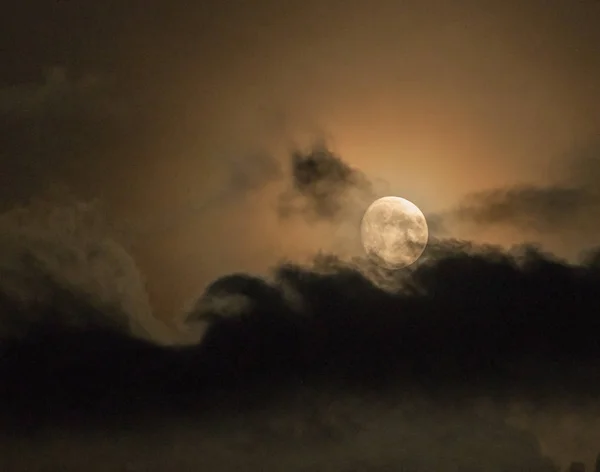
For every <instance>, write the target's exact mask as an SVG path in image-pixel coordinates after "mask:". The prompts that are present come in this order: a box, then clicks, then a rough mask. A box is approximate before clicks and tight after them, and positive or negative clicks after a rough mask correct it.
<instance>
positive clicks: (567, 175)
mask: <svg viewBox="0 0 600 472" xmlns="http://www.w3.org/2000/svg"><path fill="white" fill-rule="evenodd" d="M599 149H600V148H599V147H598V146H593V147H590V148H586V149H585V151H582V152H581V153H579V154H578V155H577V156H571V157H572V159H571V160H570V161H569V164H568V165H567V166H566V168H565V169H564V170H563V172H562V178H561V179H558V180H557V182H556V183H555V184H551V185H546V186H544V185H515V186H511V187H507V188H500V189H491V190H486V191H483V192H479V193H475V194H471V195H467V196H466V197H464V198H463V200H462V202H461V204H460V205H459V206H458V207H457V208H456V209H455V210H454V211H453V212H451V213H452V214H451V215H450V218H457V220H458V221H459V222H463V223H464V222H466V223H471V224H475V225H476V226H506V227H513V228H517V229H520V230H523V231H527V232H529V233H530V234H537V235H544V234H545V235H554V234H557V235H568V234H571V235H575V236H578V237H579V239H585V238H586V237H587V239H588V242H589V239H590V238H592V239H593V238H595V237H597V236H598V235H599V234H600V225H599V224H598V221H600V219H599V218H598V216H600V183H599V182H600V180H598V176H600V158H599V156H600V151H599Z"/></svg>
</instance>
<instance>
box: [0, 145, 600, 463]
mask: <svg viewBox="0 0 600 472" xmlns="http://www.w3.org/2000/svg"><path fill="white" fill-rule="evenodd" d="M291 169H292V173H291V175H292V177H293V180H292V182H293V185H292V188H293V192H295V193H293V198H294V199H297V200H298V202H299V203H300V204H301V206H300V207H296V208H300V210H297V211H295V212H290V211H287V210H286V211H283V210H282V212H283V213H282V216H288V217H289V216H290V215H292V214H295V215H301V216H305V217H308V218H309V219H311V220H314V219H315V218H317V217H318V218H324V219H333V220H335V218H337V217H338V216H339V215H342V214H343V212H344V208H345V207H346V206H347V202H348V200H345V199H344V198H343V197H342V196H343V195H346V194H347V193H348V192H354V191H355V190H356V189H357V188H358V189H359V190H361V189H365V188H367V189H368V187H369V184H368V181H366V179H365V180H363V177H362V176H361V174H360V173H358V171H355V170H353V169H351V168H350V167H348V166H347V165H346V164H344V163H343V162H342V161H341V160H340V159H339V158H337V157H336V156H334V155H333V154H331V153H329V152H328V151H326V149H325V150H324V149H320V150H319V149H317V150H314V151H312V152H310V153H308V154H306V155H301V154H297V155H295V156H294V157H293V159H292V167H291ZM361 191H362V190H361ZM369 191H370V190H369ZM289 195H292V194H289ZM289 195H286V196H285V197H283V198H284V200H285V201H286V202H287V201H289V200H290V198H291V197H289ZM511 198H512V197H511ZM536 198H537V197H533V198H532V199H531V198H530V199H529V200H533V201H535V200H536ZM535 205H537V204H535ZM491 206H493V205H491ZM490 211H491V210H490ZM494 211H496V210H494ZM36 231H37V232H36ZM36 231H33V234H36V235H39V234H41V233H40V230H39V229H38V230H36ZM7 234H8V233H7ZM23 234H24V233H23ZM27 234H32V233H31V231H30V232H29V233H27ZM69 234H71V233H69ZM94 234H96V233H94ZM53 237H54V239H58V240H62V241H66V243H67V244H70V246H69V247H71V248H72V251H71V252H68V251H67V252H66V253H64V254H62V256H61V257H62V259H61V258H59V259H60V263H57V262H56V261H54V260H53V261H49V259H48V258H47V257H46V258H43V257H41V256H40V254H46V253H47V252H48V251H50V252H52V251H55V252H56V251H57V249H56V248H57V246H53V245H49V244H48V243H47V241H48V239H47V238H46V239H44V238H41V239H40V238H37V239H35V238H34V239H30V240H28V241H29V242H30V243H31V241H33V242H36V244H37V246H35V247H33V246H32V247H30V248H29V249H27V248H24V249H22V251H21V252H20V253H18V254H20V255H19V257H18V258H17V259H18V268H19V270H16V269H15V267H17V266H15V265H14V264H13V265H10V266H9V265H6V266H4V267H3V276H2V285H1V286H0V304H1V318H0V319H1V322H2V326H3V330H2V340H1V342H0V376H1V379H2V380H1V383H0V420H1V424H2V435H3V440H2V444H3V448H4V450H3V454H1V455H0V456H1V457H2V459H0V461H5V467H4V469H3V470H54V469H48V467H49V466H50V465H52V464H56V466H57V467H58V466H59V465H60V466H62V467H63V469H57V470H81V469H82V467H83V468H85V470H107V468H108V469H110V470H200V468H205V469H209V470H230V469H231V470H233V469H234V468H235V469H236V470H237V469H239V468H243V469H246V470H340V471H341V470H347V471H349V470H378V471H381V470H437V471H446V470H448V471H450V470H453V471H454V470H494V471H496V470H497V471H500V470H532V471H533V470H536V471H551V470H557V464H556V463H553V462H552V460H551V459H549V458H547V457H545V455H544V454H545V453H544V452H543V451H542V450H541V446H540V444H539V443H538V440H537V439H536V438H535V437H534V436H533V435H532V434H531V433H527V432H525V431H523V430H520V429H517V428H515V427H513V426H509V425H508V424H507V422H506V421H505V420H506V417H507V415H508V414H509V410H510V408H511V406H512V405H514V404H517V403H527V402H529V403H531V404H533V405H535V408H538V409H543V408H544V407H545V406H549V405H553V404H555V403H562V404H567V405H572V407H573V408H575V407H577V408H579V407H581V406H582V405H588V406H589V405H591V406H589V408H590V410H589V411H590V412H592V411H595V410H594V409H593V408H596V407H597V404H596V403H595V401H596V400H595V399H596V398H597V397H598V395H599V394H600V378H599V377H598V368H599V360H598V359H600V343H599V342H598V336H599V333H600V318H599V317H598V313H600V292H599V291H598V287H600V250H590V251H589V252H588V253H587V255H586V257H585V258H584V259H582V261H581V262H580V263H578V264H569V263H566V262H564V261H562V260H560V259H558V258H556V257H554V256H552V255H550V254H547V253H544V252H543V251H542V250H541V249H539V248H536V247H535V246H532V245H523V246H521V247H518V248H514V249H513V250H512V251H510V252H506V251H504V250H501V249H499V248H494V247H487V246H477V245H475V244H472V243H469V242H463V241H453V240H434V241H432V243H431V244H430V246H429V247H428V249H427V251H426V253H425V254H424V257H423V259H422V261H421V262H420V263H419V264H417V265H414V266H412V267H410V268H408V269H405V270H402V271H396V272H382V271H381V270H376V268H375V267H374V266H372V265H371V264H370V263H369V262H368V261H365V260H360V259H356V260H351V261H344V260H341V259H339V258H338V257H336V256H335V255H327V254H321V255H319V256H317V257H316V258H315V260H314V263H313V264H312V265H310V266H303V265H299V264H295V263H293V262H287V263H281V264H280V265H279V266H278V267H275V268H274V269H273V271H272V274H271V276H270V277H269V278H259V277H255V276H253V275H250V274H232V275H229V276H226V277H223V278H221V279H219V280H216V281H215V282H214V283H213V284H211V285H210V286H209V287H208V288H207V289H206V291H205V293H204V295H203V296H202V297H201V298H200V300H199V301H198V303H197V305H196V307H195V308H194V309H193V310H192V311H191V312H190V313H189V314H188V317H187V324H188V325H189V326H194V325H196V324H201V323H207V324H208V329H207V331H206V333H205V335H204V337H203V340H202V342H201V343H198V344H195V345H191V346H190V345H188V346H170V347H169V346H159V345H157V344H155V343H153V342H152V341H150V340H146V339H144V337H143V336H140V335H139V333H136V335H133V334H132V324H131V323H129V322H127V315H128V314H127V310H128V308H127V307H128V306H130V305H126V304H123V303H121V304H119V303H117V302H116V301H115V300H120V299H118V298H114V299H110V297H109V298H107V297H106V296H105V297H104V298H100V297H99V296H97V294H95V292H94V291H93V289H91V288H89V287H93V286H94V285H93V284H92V285H89V284H88V285H85V286H84V288H82V286H81V285H77V283H75V282H74V281H76V280H80V277H75V278H69V277H67V276H63V277H62V278H61V276H59V275H58V274H60V271H59V270H58V269H57V267H62V268H63V269H65V268H67V269H68V268H69V267H79V268H80V267H81V265H82V263H79V265H78V264H77V263H76V262H77V260H78V259H77V258H76V257H75V256H76V255H77V254H79V255H80V256H79V257H83V256H81V254H85V255H86V257H88V256H89V255H90V254H91V252H93V251H92V249H90V247H94V248H95V251H96V252H94V254H96V256H97V257H106V254H107V252H106V251H107V246H106V245H104V246H103V245H99V244H100V243H99V242H98V240H97V239H93V238H92V239H89V240H86V241H88V243H89V244H88V245H85V246H81V247H79V246H73V243H70V242H69V241H71V240H69V239H68V238H67V236H65V235H62V236H61V235H60V234H58V235H56V234H55V235H54V236H53ZM61 238H62V239H61ZM65 238H67V239H65ZM5 239H6V238H5ZM19 240H20V241H22V240H23V238H20V239H19ZM40 240H42V241H46V243H44V244H45V245H43V247H42V248H41V249H40V247H39V244H40ZM79 240H80V239H78V241H79ZM11 241H12V240H9V239H6V244H5V246H6V247H9V248H13V247H14V246H10V245H9V243H10V244H14V241H12V242H11ZM90 241H91V242H90ZM31 244H33V243H31ZM102 250H103V251H105V252H102ZM40 251H41V252H40ZM44 251H46V252H44ZM90 251H91V252H90ZM108 253H110V254H114V251H113V252H110V251H109V252H108ZM120 257H121V258H120V259H119V258H116V259H114V264H115V265H117V264H121V263H122V261H123V257H125V256H123V255H121V256H120ZM74 258H75V259H76V260H75V262H74V261H73V259H74ZM85 260H86V261H87V260H88V259H85ZM69 264H71V265H69ZM73 264H74V265H73ZM90 267H92V266H90ZM131 271H132V272H134V269H131ZM67 272H68V270H67ZM104 276H105V277H106V279H109V280H112V279H114V274H110V273H109V274H108V275H107V274H105V275H104ZM94 280H97V279H94ZM102 280H105V279H102ZM32 284H33V285H34V286H35V287H34V288H32ZM23 287H26V288H23ZM127 287H128V286H127V285H125V289H126V288H127ZM382 287H385V289H384V288H382ZM122 291H123V289H122V288H115V289H114V290H113V292H115V293H122ZM113 292H109V293H113ZM99 300H100V301H99ZM111 300H112V301H111ZM482 399H483V400H485V401H483V403H482ZM486 405H488V406H487V407H486ZM490 405H491V406H490ZM594 405H596V406H595V407H594ZM590 414H592V413H590ZM157 425H158V426H157ZM44 431H49V432H48V434H46V435H44V433H43V432H44ZM94 431H96V432H94ZM98 431H100V433H98ZM156 431H159V432H156ZM98 434H100V435H103V437H104V438H105V439H98V436H97V435H98ZM95 435H96V436H95ZM61 438H62V439H61ZM60 441H63V443H61V442H60ZM61 444H62V446H61ZM65 444H66V445H68V447H67V446H65ZM149 445H150V446H149ZM34 447H37V448H38V449H35V450H36V451H37V452H36V458H30V457H27V450H34ZM44 448H46V449H44ZM598 448H599V449H600V444H598ZM40 451H41V452H40ZM44 451H46V452H44ZM52 451H54V452H52ZM56 451H59V452H56ZM547 452H548V451H546V453H547ZM552 452H554V451H551V453H550V454H549V455H550V456H552ZM44 454H45V455H44ZM52 454H54V455H52ZM556 457H561V456H560V454H558V455H557V456H556ZM90 459H92V461H91V463H88V461H89V460H90ZM552 459H555V457H552ZM573 459H578V458H575V457H574V458H573ZM586 460H588V461H589V458H586ZM84 464H86V465H85V466H84ZM94 467H99V468H94Z"/></svg>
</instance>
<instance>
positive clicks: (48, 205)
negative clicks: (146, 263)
mask: <svg viewBox="0 0 600 472" xmlns="http://www.w3.org/2000/svg"><path fill="white" fill-rule="evenodd" d="M65 198H68V197H65ZM0 274H1V277H0V279H1V280H2V282H1V283H0V294H1V296H2V300H3V308H2V313H1V314H0V333H1V334H2V335H4V336H13V335H22V334H23V330H24V332H25V333H26V331H27V329H29V328H31V327H35V325H36V323H44V324H54V325H57V326H74V327H77V326H79V327H91V328H96V327H101V326H106V327H113V328H115V329H118V330H121V331H124V332H128V333H129V332H131V333H134V334H135V335H137V336H142V337H150V338H152V339H156V340H157V341H164V339H165V337H166V335H167V333H166V332H162V330H161V329H160V328H159V324H160V323H159V322H158V321H157V320H155V319H154V318H153V317H152V314H151V309H150V305H149V301H148V297H147V294H146V291H145V287H144V281H143V278H142V276H141V274H140V272H139V270H138V268H137V266H136V264H135V261H134V260H133V258H132V257H131V256H130V255H129V254H128V253H127V251H126V250H125V248H124V247H123V246H122V245H121V244H120V243H119V239H118V234H117V233H116V232H115V231H114V230H113V228H112V227H111V225H110V223H109V221H108V220H107V219H106V218H105V217H104V215H103V212H102V209H101V206H100V205H99V203H98V202H86V203H84V202H78V201H76V200H68V199H67V200H64V201H61V202H59V201H52V200H37V201H32V202H31V203H30V204H29V205H27V206H23V207H17V208H14V209H13V210H10V211H8V212H5V213H3V214H2V215H0ZM13 328H14V329H16V330H17V331H13Z"/></svg>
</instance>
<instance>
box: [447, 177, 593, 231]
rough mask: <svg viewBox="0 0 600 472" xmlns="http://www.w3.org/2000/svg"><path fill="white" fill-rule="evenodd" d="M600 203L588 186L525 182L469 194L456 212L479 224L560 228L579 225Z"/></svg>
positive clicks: (540, 228) (528, 227)
mask: <svg viewBox="0 0 600 472" xmlns="http://www.w3.org/2000/svg"><path fill="white" fill-rule="evenodd" d="M599 203H600V201H599V200H598V195H596V194H594V193H593V192H591V191H590V190H588V189H585V188H570V187H560V186H552V187H535V186H532V185H522V186H515V187H511V188H508V189H496V190H490V191H485V192H480V193H477V194H473V195H469V196H467V197H466V198H465V200H464V203H463V205H462V206H461V207H460V208H459V209H458V210H457V216H458V217H459V218H460V219H464V220H468V221H472V222H474V223H476V224H479V225H491V224H508V225H514V226H517V227H519V228H524V229H533V230H536V231H558V232H560V231H563V230H565V229H567V228H569V227H572V226H575V227H577V226H578V225H579V224H580V223H581V221H582V219H587V218H589V217H590V216H591V215H590V212H592V213H595V212H596V211H597V210H598V206H599Z"/></svg>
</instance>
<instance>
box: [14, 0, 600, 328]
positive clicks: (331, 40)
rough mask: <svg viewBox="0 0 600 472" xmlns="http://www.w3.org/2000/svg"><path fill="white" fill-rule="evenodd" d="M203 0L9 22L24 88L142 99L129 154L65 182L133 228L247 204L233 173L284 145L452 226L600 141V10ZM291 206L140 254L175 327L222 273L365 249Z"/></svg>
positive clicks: (106, 157)
mask: <svg viewBox="0 0 600 472" xmlns="http://www.w3.org/2000/svg"><path fill="white" fill-rule="evenodd" d="M29 3H31V4H32V5H33V4H34V3H36V2H29ZM53 3H54V2H53ZM199 3H201V5H200V4H199V5H196V6H192V7H190V6H189V5H187V6H186V7H184V2H177V1H174V2H168V3H166V2H158V1H150V0H149V1H147V2H144V3H143V4H142V3H139V2H131V3H128V4H127V5H121V4H120V3H119V2H109V1H107V2H103V3H102V5H100V4H98V5H96V6H87V7H86V6H84V5H81V4H78V2H57V4H56V5H54V6H52V7H50V6H48V5H47V4H43V3H40V2H37V8H40V9H44V14H43V15H39V16H38V17H37V19H30V20H29V22H21V23H19V21H16V20H18V19H19V15H21V18H23V19H24V18H26V15H27V11H28V10H27V8H29V7H31V5H29V4H28V3H27V2H23V4H24V5H23V6H17V5H15V6H14V7H13V8H14V9H15V11H14V12H13V13H14V15H15V16H14V18H16V20H15V21H12V23H13V24H22V25H23V24H25V25H30V27H27V28H25V27H20V28H15V27H14V26H11V25H9V24H7V25H5V26H6V28H2V30H3V31H4V33H2V34H4V35H12V36H9V37H7V38H4V37H3V39H6V40H7V41H8V40H10V43H6V44H15V50H14V51H15V52H14V53H12V52H11V50H8V51H5V52H3V53H2V54H3V55H4V56H3V57H2V59H3V63H4V64H8V65H10V66H11V67H9V68H7V69H10V70H9V71H8V72H7V73H6V77H5V79H6V80H5V81H4V82H6V84H9V83H10V84H15V83H16V84H19V83H21V82H23V83H29V82H31V81H33V80H36V79H35V78H36V77H37V76H36V74H37V72H36V71H38V69H39V70H41V68H43V67H48V66H60V67H64V68H65V70H66V71H67V72H68V73H69V74H71V75H72V76H77V74H79V75H81V74H84V73H89V74H92V75H93V76H97V77H99V78H106V77H108V78H110V80H113V81H114V83H116V87H117V88H121V89H122V90H123V91H124V92H123V93H124V94H125V96H129V95H131V96H134V97H137V100H138V101H137V102H136V103H138V105H139V111H140V113H141V115H142V116H143V117H144V120H147V121H148V124H147V126H146V127H141V129H142V131H140V130H137V129H135V130H133V129H132V131H131V133H130V137H129V138H127V139H124V143H123V142H119V143H117V144H115V145H114V147H113V148H111V147H110V145H108V146H107V148H106V149H105V150H102V151H101V152H100V151H98V150H97V149H96V150H95V151H97V152H92V153H90V152H87V151H85V150H84V151H83V152H86V156H88V157H86V159H87V160H84V161H82V160H81V159H80V158H79V156H75V155H73V156H69V157H64V161H65V165H64V169H65V171H64V175H63V176H62V177H63V178H64V179H65V180H66V182H67V183H68V185H69V186H70V187H72V188H74V189H75V191H76V192H77V193H80V194H83V195H86V196H100V197H101V198H103V199H105V200H106V201H107V202H108V203H109V205H110V206H111V207H112V208H113V210H114V213H115V215H118V216H119V217H120V218H124V219H127V220H129V221H130V222H132V221H133V222H135V221H137V220H136V219H137V218H145V219H146V220H148V221H155V222H156V224H157V225H160V222H161V221H163V220H164V219H166V218H168V217H169V215H172V214H173V212H175V211H179V209H181V208H185V206H186V205H189V203H190V202H196V203H197V202H201V201H202V200H203V199H206V198H210V196H211V195H213V194H214V193H215V192H217V193H219V192H223V191H224V190H228V189H226V188H223V186H222V184H221V183H220V180H219V178H216V177H215V175H219V176H223V175H227V173H228V172H229V171H230V169H231V168H232V165H233V166H235V163H234V164H232V159H233V162H235V159H243V158H244V157H245V156H247V155H249V154H251V153H253V152H255V151H256V150H269V151H271V152H273V153H274V154H276V155H277V156H278V157H279V158H280V159H281V160H282V162H284V161H285V157H284V154H283V152H282V149H285V148H286V146H287V145H288V144H289V143H290V142H291V141H298V142H304V143H306V142H307V141H308V140H309V139H310V137H311V136H314V135H315V133H318V134H325V135H326V136H327V137H328V138H329V141H330V143H331V145H332V147H333V149H334V150H335V151H337V152H338V153H339V154H340V155H341V156H342V157H343V158H344V159H345V160H346V161H347V162H349V163H350V164H351V165H353V166H356V167H358V168H360V169H361V170H362V171H364V172H365V173H366V174H367V175H368V176H369V177H371V178H373V179H384V180H386V181H387V182H388V184H389V187H390V191H391V193H394V194H398V195H400V196H403V197H405V198H408V199H410V200H412V201H414V202H415V203H417V204H418V205H419V206H420V207H421V208H422V209H423V210H424V211H425V212H432V211H442V210H444V209H445V208H448V207H450V206H452V205H453V204H455V203H456V202H457V201H458V199H459V198H460V197H461V196H463V195H464V194H466V193H469V192H472V191H475V190H482V189H487V188H493V187H499V186H504V185H508V184H513V183H518V182H533V183H548V182H550V181H551V180H553V179H555V178H559V177H560V176H561V172H563V169H564V167H565V165H567V166H568V162H567V164H565V156H569V155H571V154H572V153H573V152H574V149H577V148H578V146H580V145H584V144H585V143H587V142H589V141H592V140H593V139H595V138H597V136H598V133H599V130H600V88H599V86H598V83H599V81H598V78H599V77H600V29H598V28H597V25H598V24H600V3H598V2H595V1H592V0H589V1H587V0H581V1H578V2H566V1H564V0H552V1H502V2H500V1H499V2H487V1H462V2H446V1H442V0H438V1H431V0H428V1H413V2H411V1H402V2H401V1H392V0H389V1H378V2H367V1H354V2H347V1H344V2H342V1H304V2H274V1H273V2H266V1H261V2H254V3H253V4H252V5H251V6H249V5H246V4H244V3H243V2H229V3H227V6H224V4H225V3H226V2H223V3H222V4H221V2H199ZM25 4H27V5H29V7H27V5H25ZM26 7H27V8H26ZM90 18H91V19H90ZM92 20H93V21H92ZM98 25H100V26H98ZM36 31H37V32H40V31H41V32H43V34H41V33H40V34H37V35H36V34H34V33H35V32H36ZM3 44H4V41H3ZM17 45H18V47H17ZM6 87H8V85H6ZM11 93H12V92H11ZM67 139H68V138H67ZM96 142H97V143H98V142H102V139H101V138H99V139H98V140H96ZM57 159H62V157H59V158H57ZM68 159H72V162H71V161H68ZM67 161H68V162H67ZM61 162H62V161H61ZM53 166H55V165H54V164H53ZM55 167H56V166H55ZM9 175H10V171H9ZM15 175H16V171H15ZM13 177H14V176H11V178H13ZM55 178H56V177H55V176H54V175H53V177H52V179H55ZM235 191H236V190H235V189H231V191H230V193H231V194H234V195H235ZM275 195H276V190H275V189H274V188H267V189H265V190H263V191H261V192H258V193H253V194H252V195H249V194H247V193H246V194H243V195H241V194H240V195H237V196H235V198H234V201H235V202H236V203H235V204H231V203H215V204H212V205H211V206H210V210H205V211H199V212H196V213H195V214H194V215H191V216H189V218H185V219H184V220H185V221H184V220H182V222H181V226H180V227H179V229H173V230H172V231H170V232H166V233H160V234H155V233H153V232H152V231H148V232H147V233H146V234H145V235H143V236H142V237H141V239H142V242H140V241H139V240H138V242H137V243H136V246H135V248H134V251H135V254H136V255H137V257H138V262H139V264H140V266H141V267H142V269H143V270H144V271H145V273H146V276H147V279H148V284H149V287H150V291H151V295H152V297H153V298H154V299H155V302H156V306H157V309H158V311H159V312H160V313H162V314H163V316H168V315H166V314H168V313H171V312H173V311H178V310H179V308H180V306H181V305H182V304H184V303H186V302H187V301H188V300H191V299H193V298H195V297H197V295H198V294H199V293H200V292H201V289H202V288H203V287H204V285H205V284H206V283H208V282H210V281H211V280H212V279H214V277H215V276H218V275H221V274H225V273H228V272H231V271H242V270H256V271H260V270H264V269H265V268H266V267H268V266H269V265H272V264H274V263H275V262H276V261H277V260H278V259H279V258H281V257H292V258H296V257H300V256H304V255H308V254H310V253H312V252H314V251H315V250H317V249H325V250H327V249H330V248H332V247H335V246H337V245H338V244H339V238H341V237H346V238H349V239H352V238H353V237H354V235H352V234H347V233H344V232H347V231H349V230H348V228H343V229H337V230H336V229H335V228H332V227H328V226H326V225H325V226H322V227H319V228H312V227H307V226H306V225H305V224H302V223H301V222H296V223H291V224H287V226H282V225H281V224H280V223H279V222H278V221H277V219H276V218H275V215H274V212H273V205H274V203H273V201H274V197H275Z"/></svg>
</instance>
